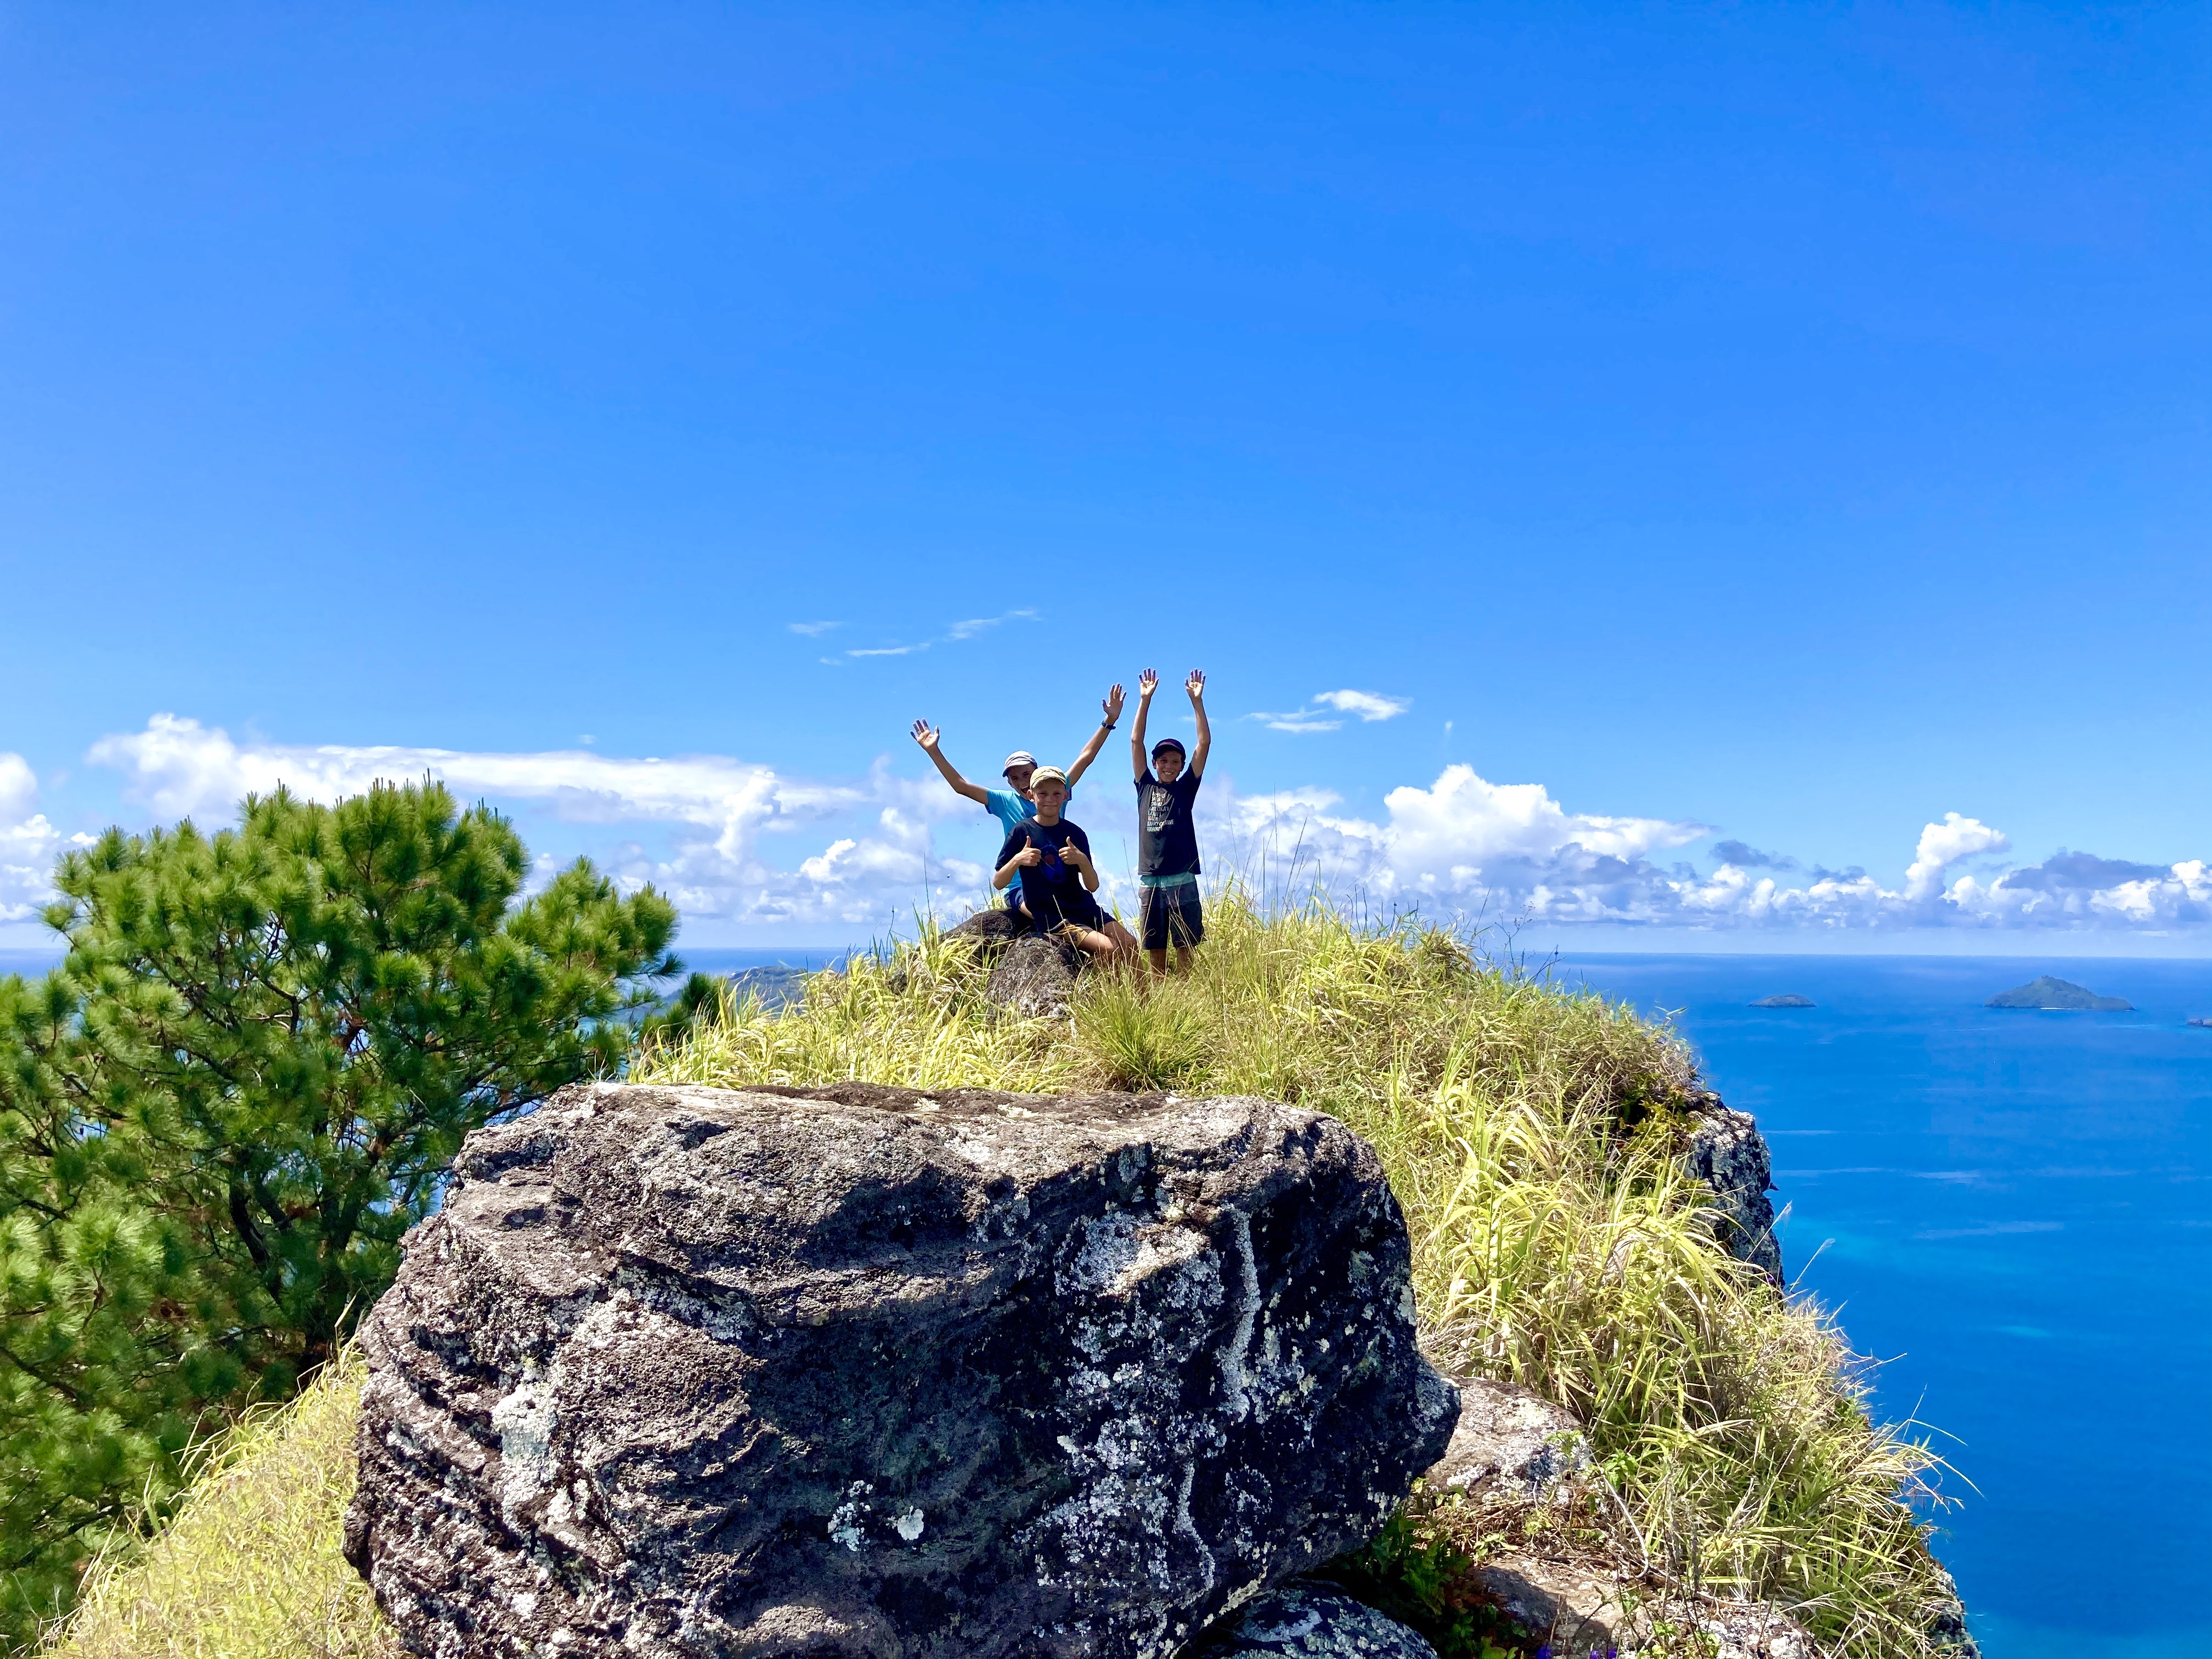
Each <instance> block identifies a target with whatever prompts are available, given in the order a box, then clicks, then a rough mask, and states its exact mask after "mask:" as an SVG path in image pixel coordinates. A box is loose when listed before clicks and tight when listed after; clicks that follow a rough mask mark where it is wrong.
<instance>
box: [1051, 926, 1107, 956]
mask: <svg viewBox="0 0 2212 1659" xmlns="http://www.w3.org/2000/svg"><path fill="white" fill-rule="evenodd" d="M1060 937H1061V938H1063V939H1067V940H1068V941H1069V942H1071V943H1072V944H1073V945H1075V946H1076V947H1077V948H1078V949H1079V950H1082V951H1087V952H1089V953H1090V954H1091V955H1092V956H1094V957H1100V958H1102V959H1106V960H1110V959H1111V958H1112V957H1113V956H1114V954H1115V946H1114V941H1113V940H1112V939H1109V938H1107V937H1106V935H1105V934H1103V933H1100V932H1099V931H1098V930H1097V928H1095V927H1077V926H1076V925H1075V924H1074V923H1073V922H1072V921H1071V922H1069V923H1068V924H1067V926H1066V928H1065V929H1063V930H1062V932H1061V934H1060Z"/></svg>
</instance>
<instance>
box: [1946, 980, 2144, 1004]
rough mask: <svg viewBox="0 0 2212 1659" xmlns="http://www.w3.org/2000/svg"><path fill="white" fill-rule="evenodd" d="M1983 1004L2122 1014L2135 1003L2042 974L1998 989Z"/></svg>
mask: <svg viewBox="0 0 2212 1659" xmlns="http://www.w3.org/2000/svg"><path fill="white" fill-rule="evenodd" d="M1982 1006H1984V1008H2045V1009H2060V1010H2064V1011H2066V1012H2086V1013H2099V1014H2124V1013H2126V1012H2130V1010H2132V1009H2133V1008H2134V1006H2135V1004H2133V1003H2132V1002H2130V1001H2129V1000H2127V999H2126V998H2124V997H2100V996H2099V995H2098V994H2096V993H2095V992H2094V991H2092V990H2090V989H2088V988H2087V987H2086V986H2081V985H2076V984H2075V983H2074V982H2073V981H2071V980H2064V979H2053V978H2052V977H2051V975H2049V974H2045V975H2043V977H2042V978H2040V979H2033V980H2030V981H2028V982H2027V984H2025V985H2019V986H2015V987H2013V988H2012V989H2011V990H2009V991H2000V992H1998V993H1997V994H1996V995H1995V996H1993V997H1991V998H1990V1000H1988V1001H1987V1002H1985V1003H1984V1004H1983V1005H1982Z"/></svg>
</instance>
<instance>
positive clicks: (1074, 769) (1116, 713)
mask: <svg viewBox="0 0 2212 1659" xmlns="http://www.w3.org/2000/svg"><path fill="white" fill-rule="evenodd" d="M1098 706H1099V707H1100V708H1103V709H1104V710H1105V711H1106V718H1105V719H1104V720H1101V721H1099V722H1098V729H1097V731H1095V732H1092V733H1091V741H1090V742H1088V743H1086V744H1084V745H1083V752H1082V753H1081V754H1079V755H1078V756H1077V757H1075V764H1074V765H1073V766H1071V767H1069V768H1068V769H1067V781H1068V783H1069V785H1070V787H1073V784H1074V782H1075V781H1076V780H1077V779H1078V778H1079V777H1081V776H1082V775H1084V774H1085V772H1088V771H1089V770H1090V769H1091V762H1093V761H1095V760H1097V758H1098V751H1099V750H1102V749H1103V748H1104V747H1105V746H1106V734H1107V733H1108V732H1111V731H1112V730H1113V729H1114V723H1115V721H1116V720H1120V719H1121V687H1120V686H1118V685H1117V686H1115V687H1114V688H1113V689H1112V690H1109V691H1108V692H1107V694H1106V696H1105V698H1104V700H1103V702H1100V703H1099V705H1098Z"/></svg>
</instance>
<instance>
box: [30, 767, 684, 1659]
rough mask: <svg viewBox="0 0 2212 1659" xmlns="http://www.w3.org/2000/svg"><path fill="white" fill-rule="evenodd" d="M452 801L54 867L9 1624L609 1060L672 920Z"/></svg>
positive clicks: (307, 817) (274, 814)
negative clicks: (547, 868)
mask: <svg viewBox="0 0 2212 1659" xmlns="http://www.w3.org/2000/svg"><path fill="white" fill-rule="evenodd" d="M528 869H529V862H528V855H527V854H526V851H525V849H524V847H523V844H522V842H521V840H520V837H518V836H516V835H515V833H514V831H513V828H512V827H511V826H510V825H509V824H508V823H507V821H506V820H505V819H504V818H502V817H500V816H499V815H498V814H497V813H495V812H493V811H490V810H489V809H488V808H485V807H483V806H478V807H476V808H473V809H471V810H469V811H461V810H459V807H458V806H457V805H456V803H455V802H454V800H453V797H452V796H451V795H450V794H449V793H447V791H446V789H445V788H444V787H442V786H441V785H438V784H435V783H430V782H424V783H422V784H419V785H417V784H410V785H405V786H392V785H386V784H379V785H377V786H376V787H374V788H372V789H371V790H370V791H369V792H368V793H367V794H365V795H361V796H357V797H355V798H353V799H348V800H345V801H343V802H341V803H339V804H338V805H336V806H323V805H316V804H314V803H312V802H307V801H303V800H300V799H296V798H295V797H293V796H292V795H290V794H289V793H287V792H285V791H284V790H283V789H281V788H280V789H279V790H277V791H276V793H273V794H271V795H269V796H266V797H261V798H254V797H249V798H248V799H247V800H246V803H245V805H244V808H243V811H242V815H241V822H240V825H239V827H238V828H237V829H227V830H224V831H222V832H220V833H218V834H216V835H214V836H207V835H204V834H202V833H201V832H200V831H198V830H197V829H195V828H194V827H193V826H192V825H191V823H189V822H186V823H179V825H177V826H176V827H175V828H174V829H167V830H164V829H155V830H153V831H151V832H149V833H148V834H146V835H144V836H126V835H125V834H123V833H122V832H121V831H120V830H110V831H109V832H108V833H107V834H106V836H104V837H102V838H101V839H100V841H99V842H98V843H96V844H95V845H94V846H91V847H89V848H85V849H83V850H82V851H79V852H76V853H72V854H69V855H67V856H66V857H65V858H64V859H63V860H62V861H61V864H60V866H59V867H58V870H57V872H56V877H55V886H56V887H57V889H58V890H59V892H60V894H61V895H62V896H61V899H60V900H59V902H58V903H56V904H55V905H54V906H52V908H50V909H49V911H48V912H47V916H46V920H47V922H48V924H49V925H50V926H52V927H54V928H55V929H56V930H57V931H58V932H59V933H62V934H63V935H64V936H65V938H66V939H67V941H68V946H69V950H68V955H67V957H66V958H65V959H64V962H63V963H62V965H61V967H60V968H58V969H57V970H55V971H54V972H53V973H52V974H51V975H47V976H46V978H45V979H43V980H40V981H24V980H21V979H20V978H12V977H11V978H9V979H7V980H5V981H0V1625H4V1626H5V1627H6V1632H7V1633H8V1634H10V1635H12V1636H14V1637H15V1638H16V1639H18V1640H21V1639H22V1638H25V1637H27V1635H28V1634H29V1632H30V1631H31V1629H32V1627H33V1625H34V1624H35V1621H36V1620H39V1619H40V1618H50V1617H52V1616H53V1614H54V1613H57V1612H58V1611H59V1610H61V1608H62V1607H64V1606H65V1605H66V1603H67V1601H68V1599H69V1596H70V1592H71V1590H72V1589H73V1587H74V1584H75V1582H76V1576H77V1574H78V1573H79V1571H81V1570H82V1565H83V1563H84V1561H85V1560H86V1559H88V1556H89V1555H90V1554H91V1553H92V1552H94V1550H96V1549H97V1548H98V1547H100V1545H101V1543H102V1542H103V1541H105V1540H106V1538H108V1537H109V1536H110V1535H112V1534H113V1533H114V1532H115V1531H116V1530H117V1529H118V1528H128V1527H130V1526H132V1525H134V1524H136V1523H137V1522H140V1521H141V1520H143V1517H144V1516H146V1514H148V1513H149V1509H150V1510H153V1511H158V1510H159V1507H160V1505H161V1503H162V1501H163V1500H164V1499H165V1498H167V1496H169V1495H170V1494H171V1493H173V1491H174V1489H175V1486H176V1484H177V1481H178V1480H179V1453H180V1452H181V1451H182V1450H183V1449H185V1447H186V1446H187V1445H188V1444H189V1443H191V1442H192V1440H193V1439H194V1438H195V1437H196V1436H197V1435H198V1434H200V1433H202V1432H204V1431H205V1430H206V1429H207V1428H208V1427H209V1426H210V1425H211V1424H212V1423H214V1422H216V1421H219V1420H220V1416H221V1413H222V1412H224V1411H226V1410H228V1409H232V1408H234V1407H238V1406H240V1405H241V1404H244V1403H246V1402H247V1401H252V1400H255V1399H272V1398H283V1396H285V1395H289V1393H290V1392H291V1391H292V1390H293V1389H295V1388H296V1387H297V1385H298V1382H299V1378H300V1376H301V1374H302V1372H304V1371H306V1370H309V1369H311V1368H313V1366H316V1365H319V1364H322V1363H323V1362H324V1361H325V1360H326V1359H328V1358H330V1357H331V1354H332V1353H333V1352H335V1351H336V1350H337V1346H339V1345H340V1344H341V1343H342V1342H343V1340H344V1338H345V1335H346V1334H347V1332H348V1330H349V1327H350V1324H351V1322H353V1321H354V1320H355V1319H356V1318H357V1317H358V1316H359V1315H360V1314H361V1313H362V1311H364V1310H366V1309H367V1307H368V1305H369V1304H371V1303H372V1302H374V1299H375V1298H376V1297H377V1296H378V1295H379V1294H380V1292H381V1291H383V1289H384V1288H385V1286H386V1285H388V1284H389V1283H390V1282H391V1279H392V1273H393V1271H394V1270H395V1268H396V1267H397V1266H398V1250H399V1241H400V1238H401V1237H402V1236H403V1235H404V1233H405V1231H407V1229H408V1228H409V1227H410V1225H413V1224H414V1223H415V1222H416V1221H417V1220H419V1219H421V1218H422V1216H424V1215H425V1214H427V1213H428V1212H429V1211H430V1209H431V1208H432V1207H434V1206H435V1203H436V1201H437V1197H438V1194H439V1191H440V1188H441V1183H442V1182H443V1181H444V1180H445V1176H446V1170H447V1166H448V1164H450V1163H451V1161H452V1158H453V1154H454V1152H455V1151H456V1150H457V1149H458V1148H459V1145H460V1142H461V1139H462V1137H464V1136H465V1135H466V1134H467V1133H469V1132H470V1131H471V1129H475V1128H477V1127H480V1126H482V1125H483V1124H485V1123H487V1122H489V1121H494V1120H495V1119H498V1118H501V1117H503V1116H506V1115H511V1114H513V1113H515V1112H518V1111H521V1110H524V1109H527V1108H529V1107H530V1106H532V1104H534V1103H536V1102H538V1101H539V1100H542V1099H543V1098H544V1097H545V1096H546V1095H547V1094H549V1093H550V1092H551V1091H553V1090H555V1089H556V1088H559V1087H560V1086H561V1085H563V1084H567V1083H570V1082H573V1081H575V1080H576V1079H580V1078H585V1077H589V1076H593V1075H600V1074H605V1073H609V1072H611V1071H612V1070H614V1069H616V1068H617V1067H618V1066H619V1065H620V1064H621V1061H622V1059H623V1055H624V1054H625V1052H626V1051H627V1048H628V1046H629V1042H630V1041H631V1039H632V1035H633V1033H634V1030H635V1028H636V1020H637V1016H638V1015H639V1014H640V1013H641V1012H642V1011H643V1010H644V1009H645V1008H647V1006H649V1005H651V1004H652V1003H653V1001H654V1000H656V993H655V992H654V990H653V988H652V987H651V985H650V984H649V983H648V981H656V980H665V979H667V978H668V977H669V976H671V975H675V974H677V973H678V972H680V971H681V969H680V966H679V964H678V963H677V962H676V960H675V958H674V957H672V956H671V955H670V954H669V951H668V945H669V942H670V940H671V939H672V938H673V936H674V933H675V930H676V913H675V909H674V908H673V906H671V904H670V903H669V902H667V900H666V899H665V898H663V897H662V896H660V895H659V894H658V893H656V892H654V891H653V890H652V889H651V888H649V887H648V888H646V889H643V890H641V891H638V892H636V893H634V894H630V895H628V896H624V895H623V894H621V893H620V892H618V891H617V889H616V887H615V885H614V884H613V883H611V881H609V880H608V879H607V878H605V877H604V876H602V875H600V874H599V872H596V871H594V870H593V869H592V866H590V865H589V864H588V863H587V862H584V861H581V860H580V861H578V862H577V863H576V864H574V865H572V866H569V867H568V869H566V870H563V871H562V872H560V873H559V874H557V875H556V876H555V877H554V878H553V879H552V880H551V882H550V883H549V884H547V885H546V886H545V887H544V890H541V891H539V892H538V893H536V894H534V895H532V896H528V897H523V896H522V889H523V884H524V878H525V876H526V872H527V871H528Z"/></svg>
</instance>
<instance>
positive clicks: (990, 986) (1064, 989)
mask: <svg viewBox="0 0 2212 1659" xmlns="http://www.w3.org/2000/svg"><path fill="white" fill-rule="evenodd" d="M1082 967H1083V952H1082V951H1079V950H1078V949H1076V947H1075V946H1073V945H1070V944H1068V943H1067V942H1066V940H1065V939H1048V938H1047V937H1046V936H1045V935H1043V934H1042V933H1030V934H1028V935H1026V936H1025V937H1024V938H1021V939H1015V940H1013V941H1012V943H1010V944H1009V945H1007V946H1006V949H1005V950H1003V951H1000V953H999V959H998V960H997V961H996V962H994V963H992V964H991V977H990V978H989V979H987V980H986V981H984V982H983V994H984V995H985V996H987V997H988V998H990V999H991V1000H992V1001H994V1002H995V1003H997V1004H998V1005H999V1006H1000V1007H1001V1008H1004V1009H1006V1011H1007V1012H1010V1013H1016V1014H1028V1015H1033V1016H1034V1015H1042V1016H1045V1017H1048V1018H1059V1017H1060V1015H1062V1014H1064V1013H1066V1012H1067V1004H1068V999H1069V998H1071V997H1073V995H1074V994H1075V975H1077V973H1079V971H1080V970H1081V969H1082Z"/></svg>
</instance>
